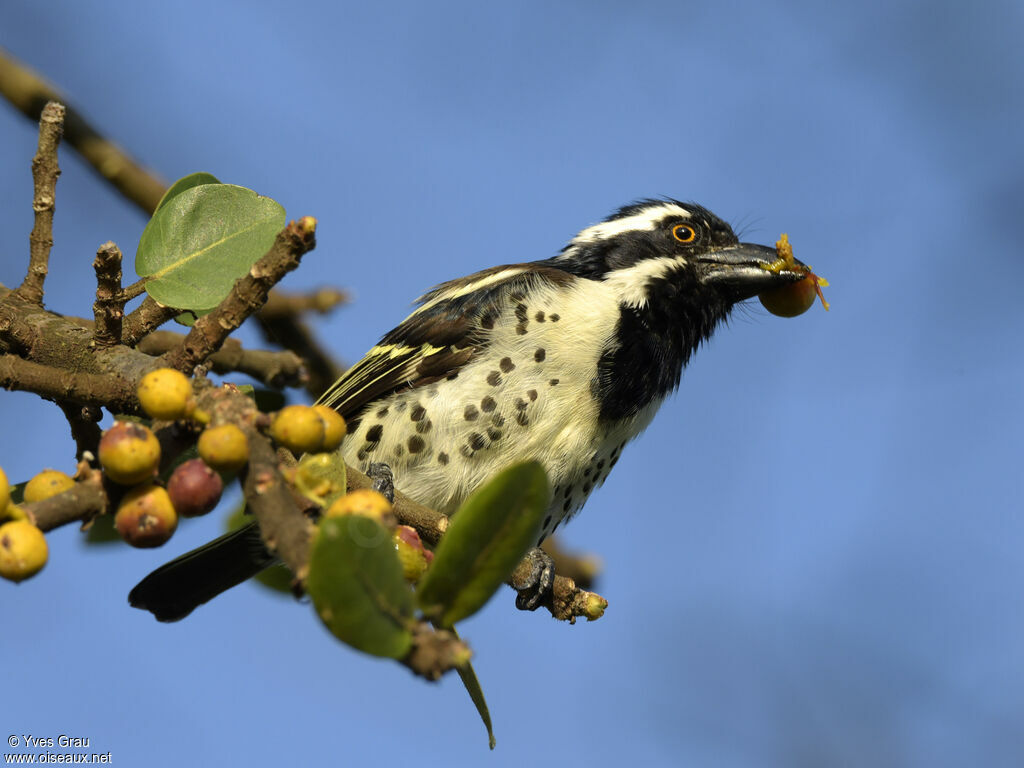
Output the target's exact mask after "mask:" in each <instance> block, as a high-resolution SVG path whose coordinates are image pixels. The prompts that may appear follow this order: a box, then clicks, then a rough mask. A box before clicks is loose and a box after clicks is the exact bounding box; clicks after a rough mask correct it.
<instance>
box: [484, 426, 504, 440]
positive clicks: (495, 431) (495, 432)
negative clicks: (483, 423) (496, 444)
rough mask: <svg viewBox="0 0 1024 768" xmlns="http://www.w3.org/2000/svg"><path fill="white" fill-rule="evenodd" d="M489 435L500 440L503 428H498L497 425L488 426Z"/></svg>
mask: <svg viewBox="0 0 1024 768" xmlns="http://www.w3.org/2000/svg"><path fill="white" fill-rule="evenodd" d="M487 436H488V437H489V438H491V440H500V439H501V430H500V429H496V428H495V427H488V428H487Z"/></svg>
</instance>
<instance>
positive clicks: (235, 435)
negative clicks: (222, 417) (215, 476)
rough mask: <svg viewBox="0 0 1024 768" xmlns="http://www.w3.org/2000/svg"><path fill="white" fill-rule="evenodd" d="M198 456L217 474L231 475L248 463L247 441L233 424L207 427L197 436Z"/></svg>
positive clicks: (243, 434)
mask: <svg viewBox="0 0 1024 768" xmlns="http://www.w3.org/2000/svg"><path fill="white" fill-rule="evenodd" d="M198 447H199V455H200V456H201V457H202V459H203V461H205V462H206V463H207V464H209V465H210V466H211V467H213V468H214V469H216V470H217V471H218V472H225V473H228V474H232V473H234V472H237V471H238V470H240V469H241V468H242V467H244V466H245V465H246V462H248V461H249V441H248V440H246V439H245V433H244V432H243V431H242V430H241V429H240V428H238V427H236V426H235V425H234V424H221V425H220V426H219V427H207V428H206V429H204V430H203V433H202V434H201V435H199V446H198Z"/></svg>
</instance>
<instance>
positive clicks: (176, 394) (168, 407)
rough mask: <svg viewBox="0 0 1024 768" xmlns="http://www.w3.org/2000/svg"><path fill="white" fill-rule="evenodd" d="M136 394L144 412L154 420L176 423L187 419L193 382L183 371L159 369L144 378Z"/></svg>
mask: <svg viewBox="0 0 1024 768" xmlns="http://www.w3.org/2000/svg"><path fill="white" fill-rule="evenodd" d="M136 394H138V397H139V403H140V404H141V405H142V410H144V411H145V412H146V413H147V414H149V415H150V416H151V417H152V418H154V419H164V420H166V421H174V420H175V419H183V418H185V415H186V413H187V411H188V401H189V398H191V397H192V382H190V381H189V380H188V377H187V376H186V375H185V374H183V373H182V372H181V371H176V370H174V369H173V368H158V369H157V370H155V371H150V372H149V373H147V374H146V375H145V376H143V377H142V380H141V381H140V382H139V388H138V390H137V392H136Z"/></svg>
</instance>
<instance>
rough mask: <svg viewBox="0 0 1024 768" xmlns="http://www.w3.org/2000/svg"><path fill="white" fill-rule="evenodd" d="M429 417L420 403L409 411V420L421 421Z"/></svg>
mask: <svg viewBox="0 0 1024 768" xmlns="http://www.w3.org/2000/svg"><path fill="white" fill-rule="evenodd" d="M426 415H427V409H426V408H424V407H423V406H422V405H420V404H419V403H416V405H414V406H413V407H412V409H411V410H410V411H409V418H410V419H412V420H413V421H420V420H421V419H422V418H423V417H424V416H426Z"/></svg>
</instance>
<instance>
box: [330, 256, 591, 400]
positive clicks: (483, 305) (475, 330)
mask: <svg viewBox="0 0 1024 768" xmlns="http://www.w3.org/2000/svg"><path fill="white" fill-rule="evenodd" d="M539 264H540V263H537V264H512V265H508V266H502V267H493V268H491V269H487V270H484V271H482V272H477V273H475V274H473V275H469V276H468V277H463V278H459V279H458V280H452V281H449V282H447V283H442V284H441V285H439V286H437V287H436V288H434V289H433V290H432V291H430V292H429V293H427V294H426V295H424V296H422V297H421V298H420V299H419V301H418V303H419V306H418V307H417V308H416V310H415V311H413V313H412V314H411V315H409V317H407V318H406V319H405V320H403V321H402V323H401V324H400V325H399V326H398V327H396V328H395V329H394V330H392V331H390V332H389V333H388V334H386V335H385V336H384V338H382V339H381V340H380V342H379V343H378V344H377V345H376V346H375V347H373V348H372V349H371V350H370V351H369V352H367V353H366V355H365V356H364V357H363V359H362V360H360V361H359V362H358V363H356V364H355V365H353V366H352V367H351V368H349V369H348V370H347V371H345V373H344V374H342V376H341V378H339V379H338V381H336V382H335V383H334V385H333V386H332V387H331V388H330V389H328V390H327V391H326V392H324V394H323V395H321V397H320V399H319V400H318V401H317V402H318V404H321V405H327V406H330V407H331V408H334V409H335V410H336V411H338V412H339V413H341V414H342V415H343V416H344V417H345V418H346V419H352V418H353V417H355V416H357V415H358V414H359V413H360V412H361V411H362V410H363V408H364V407H365V406H366V404H367V403H371V402H373V401H375V400H378V399H380V398H382V397H385V396H386V395H389V394H391V393H393V392H397V391H399V390H403V389H412V388H415V387H421V386H424V385H427V384H431V383H433V382H435V381H438V380H440V379H443V378H445V377H447V376H451V375H452V374H455V373H458V371H459V370H460V369H461V368H462V367H463V366H465V365H466V364H467V363H468V362H469V361H470V360H472V359H473V358H474V357H476V356H477V355H479V354H480V353H481V352H483V350H485V349H486V348H487V346H488V345H489V343H490V340H491V334H492V330H493V329H494V327H495V325H496V323H497V322H498V320H499V318H500V317H501V315H502V314H503V313H504V312H507V311H509V310H510V308H511V307H513V306H514V305H515V304H516V303H518V302H519V301H521V300H522V298H523V297H524V296H525V295H526V294H527V293H528V292H530V291H531V290H533V289H535V288H536V287H537V286H538V285H539V284H541V283H549V284H556V285H565V284H566V283H568V282H571V281H573V280H575V279H576V278H575V277H573V276H572V275H570V274H568V273H567V272H564V271H562V270H560V269H556V268H554V267H550V266H547V265H546V264H545V265H544V266H540V265H539Z"/></svg>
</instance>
